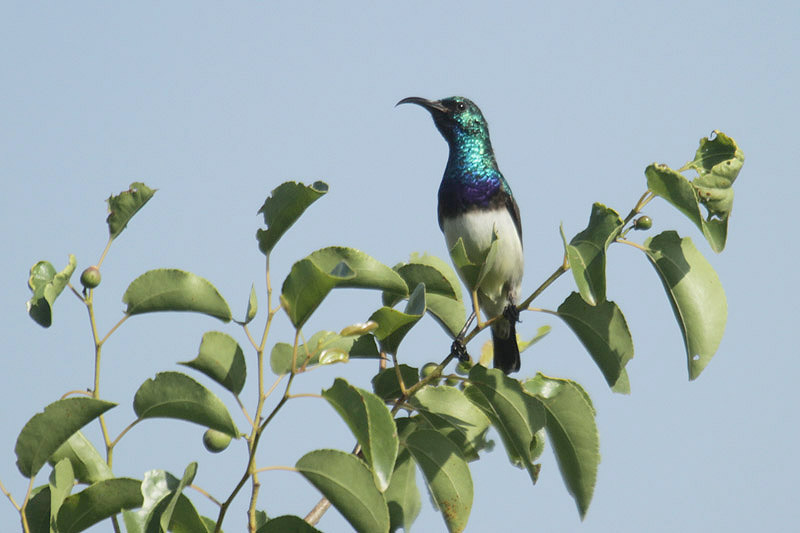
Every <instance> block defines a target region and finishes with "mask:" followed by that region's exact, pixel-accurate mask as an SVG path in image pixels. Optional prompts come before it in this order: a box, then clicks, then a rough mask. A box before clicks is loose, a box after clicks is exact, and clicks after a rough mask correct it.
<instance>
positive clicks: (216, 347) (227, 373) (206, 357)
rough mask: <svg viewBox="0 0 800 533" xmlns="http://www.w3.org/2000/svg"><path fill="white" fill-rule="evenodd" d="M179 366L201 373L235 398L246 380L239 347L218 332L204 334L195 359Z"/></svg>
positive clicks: (231, 338) (243, 362)
mask: <svg viewBox="0 0 800 533" xmlns="http://www.w3.org/2000/svg"><path fill="white" fill-rule="evenodd" d="M179 364H181V365H186V366H188V367H190V368H194V369H195V370H197V371H199V372H202V373H203V374H205V375H206V376H208V377H210V378H211V379H213V380H214V381H216V382H217V383H219V384H220V385H222V386H223V387H225V388H226V389H228V390H229V391H231V392H232V393H233V394H235V395H236V396H238V395H239V393H240V392H242V388H243V387H244V382H245V379H246V378H247V364H246V363H245V360H244V352H243V351H242V348H241V346H239V343H238V342H236V340H235V339H234V338H233V337H231V336H230V335H227V334H225V333H221V332H219V331H209V332H207V333H205V334H204V335H203V340H202V341H200V350H199V351H198V354H197V357H196V358H194V359H192V360H191V361H188V362H183V363H179Z"/></svg>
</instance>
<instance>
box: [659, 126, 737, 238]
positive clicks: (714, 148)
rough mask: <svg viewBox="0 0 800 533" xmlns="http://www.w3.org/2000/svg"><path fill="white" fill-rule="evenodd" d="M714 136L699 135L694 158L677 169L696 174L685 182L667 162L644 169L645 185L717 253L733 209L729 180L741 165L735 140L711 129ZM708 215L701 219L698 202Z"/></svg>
mask: <svg viewBox="0 0 800 533" xmlns="http://www.w3.org/2000/svg"><path fill="white" fill-rule="evenodd" d="M714 133H715V134H716V137H715V138H714V139H708V138H707V137H706V138H703V139H701V140H700V147H699V148H698V149H697V152H696V154H695V158H694V161H691V162H689V163H687V164H686V165H685V166H684V167H683V168H682V169H680V170H688V169H693V170H695V171H697V173H698V177H697V178H695V179H694V181H692V182H689V180H687V179H686V178H685V177H684V176H683V175H682V174H680V173H679V172H676V171H674V170H672V169H671V168H669V167H668V166H667V165H661V164H656V163H653V164H652V165H650V166H648V167H647V169H645V175H646V176H647V187H648V189H650V190H651V191H652V192H653V193H655V194H657V195H658V196H661V197H662V198H664V199H665V200H667V201H668V202H669V203H671V204H672V205H673V206H675V207H676V208H677V209H678V211H680V212H681V213H683V214H684V215H685V216H686V217H688V218H689V220H691V221H692V222H694V223H695V225H696V226H697V227H698V228H700V230H701V231H702V232H703V235H704V236H705V238H706V240H707V241H708V243H709V244H710V245H711V248H712V249H713V250H714V251H715V252H721V251H722V250H723V249H724V248H725V241H726V239H727V234H728V215H729V214H730V212H731V209H732V208H733V187H732V186H733V182H734V181H735V180H736V177H737V176H738V175H739V171H740V170H741V168H742V165H743V164H744V154H743V153H742V151H741V150H739V147H738V146H737V145H736V142H735V141H734V140H733V139H731V138H730V137H728V136H727V135H725V134H724V133H722V132H719V131H715V132H714ZM701 204H702V205H704V206H705V207H706V210H707V212H708V217H706V218H704V217H703V214H702V212H701V210H700V205H701Z"/></svg>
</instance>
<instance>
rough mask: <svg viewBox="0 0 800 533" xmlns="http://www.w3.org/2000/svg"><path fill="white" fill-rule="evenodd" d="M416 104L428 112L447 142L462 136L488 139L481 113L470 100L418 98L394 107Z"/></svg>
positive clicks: (400, 102)
mask: <svg viewBox="0 0 800 533" xmlns="http://www.w3.org/2000/svg"><path fill="white" fill-rule="evenodd" d="M400 104H417V105H418V106H422V107H424V108H425V109H427V110H428V112H429V113H430V114H431V116H432V117H433V122H434V123H435V124H436V128H437V129H438V130H439V131H440V132H441V134H442V135H443V136H444V138H445V139H446V140H447V141H448V142H452V141H455V140H456V139H458V138H460V137H464V136H468V137H485V138H486V139H487V140H488V138H489V128H488V126H487V124H486V119H485V118H483V113H481V110H480V109H478V106H476V105H475V104H474V103H473V102H472V100H470V99H468V98H464V97H463V96H451V97H449V98H442V99H441V100H427V99H425V98H420V97H418V96H410V97H408V98H403V99H402V100H400V101H399V102H397V104H396V105H400Z"/></svg>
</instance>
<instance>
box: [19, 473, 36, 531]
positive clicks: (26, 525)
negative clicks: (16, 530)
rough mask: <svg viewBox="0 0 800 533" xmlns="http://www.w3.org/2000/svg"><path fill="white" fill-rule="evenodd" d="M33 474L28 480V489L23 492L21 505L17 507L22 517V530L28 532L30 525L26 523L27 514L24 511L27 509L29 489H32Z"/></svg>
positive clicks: (29, 497) (29, 498)
mask: <svg viewBox="0 0 800 533" xmlns="http://www.w3.org/2000/svg"><path fill="white" fill-rule="evenodd" d="M34 477H35V476H31V479H30V481H29V482H28V490H27V492H25V499H24V500H23V501H22V505H21V506H20V508H19V514H20V517H21V518H22V530H23V531H24V532H25V533H30V531H31V526H30V525H29V524H28V516H27V515H26V513H25V511H26V510H27V509H28V503H30V501H31V490H33V478H34Z"/></svg>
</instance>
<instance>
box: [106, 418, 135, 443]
mask: <svg viewBox="0 0 800 533" xmlns="http://www.w3.org/2000/svg"><path fill="white" fill-rule="evenodd" d="M142 420H143V419H142V418H137V419H136V420H134V421H133V422H131V423H130V424H128V427H126V428H125V429H123V430H122V431H121V432H120V434H119V435H117V438H116V439H114V441H113V442H111V443H110V444H109V446H110V447H111V448H114V446H116V445H117V443H119V441H120V439H121V438H122V437H123V436H124V435H125V434H126V433H127V432H128V431H130V430H131V429H133V426H135V425H136V424H138V423H139V422H141V421H142Z"/></svg>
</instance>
